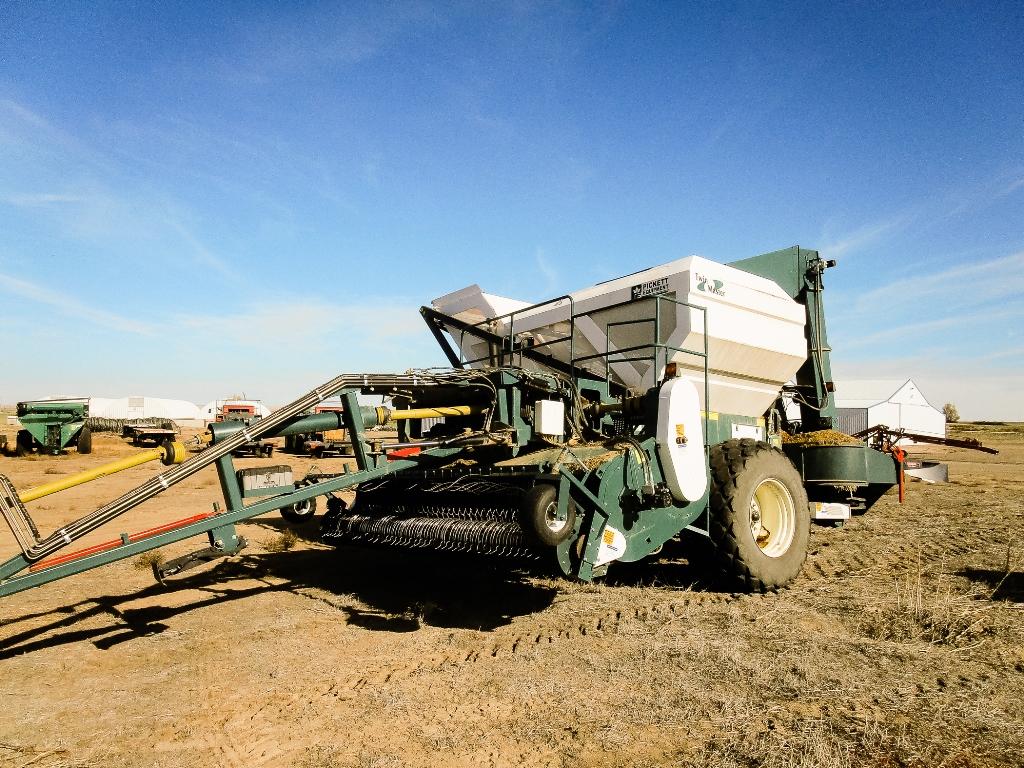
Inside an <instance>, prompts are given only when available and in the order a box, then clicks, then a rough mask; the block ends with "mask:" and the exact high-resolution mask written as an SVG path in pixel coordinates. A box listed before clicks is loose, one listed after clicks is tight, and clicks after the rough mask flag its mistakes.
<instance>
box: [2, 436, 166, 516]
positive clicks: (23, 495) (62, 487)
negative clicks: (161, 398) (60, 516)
mask: <svg viewBox="0 0 1024 768" xmlns="http://www.w3.org/2000/svg"><path fill="white" fill-rule="evenodd" d="M170 450H171V453H170V460H168V453H167V446H163V445H162V446H160V447H159V448H151V449H150V450H148V451H142V452H140V453H135V454H132V455H131V456H129V457H128V458H126V459H119V460H118V461H112V462H110V463H109V464H103V465H101V466H99V467H96V468H95V469H87V470H86V471H85V472H79V473H78V474H75V475H71V476H70V477H65V478H63V479H61V480H54V481H53V482H52V483H46V484H45V485H40V486H37V487H35V488H30V489H28V490H27V491H21V492H19V493H18V497H19V498H20V499H21V501H22V503H28V502H30V501H35V500H36V499H41V498H43V496H49V495H50V494H51V493H59V492H60V491H66V490H67V489H68V488H74V487H75V486H76V485H82V484H83V483H88V482H91V481H93V480H98V479H99V478H101V477H106V476H107V475H113V474H115V473H117V472H123V471H124V470H126V469H131V468H132V467H137V466H139V465H140V464H146V463H148V462H150V461H156V460H157V459H159V460H160V461H162V462H164V463H165V464H168V465H170V464H181V462H183V461H184V460H185V456H186V451H185V446H184V445H182V444H181V443H178V442H175V443H171V445H170Z"/></svg>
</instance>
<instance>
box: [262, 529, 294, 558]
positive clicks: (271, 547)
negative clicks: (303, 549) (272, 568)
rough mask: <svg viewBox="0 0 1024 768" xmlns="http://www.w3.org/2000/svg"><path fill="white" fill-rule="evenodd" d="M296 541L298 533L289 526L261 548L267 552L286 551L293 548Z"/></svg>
mask: <svg viewBox="0 0 1024 768" xmlns="http://www.w3.org/2000/svg"><path fill="white" fill-rule="evenodd" d="M298 543H299V535H298V534H297V533H295V531H293V530H292V529H291V528H288V529H285V530H283V531H281V533H279V534H278V535H277V536H275V537H274V538H272V539H271V540H270V541H268V542H267V543H266V544H264V545H263V548H264V549H265V550H267V552H287V551H288V550H289V549H292V548H294V547H295V545H296V544H298Z"/></svg>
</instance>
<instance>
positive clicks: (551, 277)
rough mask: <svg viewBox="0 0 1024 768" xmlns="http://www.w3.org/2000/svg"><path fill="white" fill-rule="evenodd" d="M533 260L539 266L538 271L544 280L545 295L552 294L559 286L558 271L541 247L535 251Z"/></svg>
mask: <svg viewBox="0 0 1024 768" xmlns="http://www.w3.org/2000/svg"><path fill="white" fill-rule="evenodd" d="M533 260H534V262H536V264H537V271H538V272H540V274H541V276H542V277H543V278H544V293H551V292H552V291H554V290H555V287H556V286H557V285H558V270H557V269H555V267H554V265H552V263H551V262H550V261H549V260H548V257H547V254H546V253H545V252H544V249H543V248H542V247H540V246H537V250H536V251H534V253H533Z"/></svg>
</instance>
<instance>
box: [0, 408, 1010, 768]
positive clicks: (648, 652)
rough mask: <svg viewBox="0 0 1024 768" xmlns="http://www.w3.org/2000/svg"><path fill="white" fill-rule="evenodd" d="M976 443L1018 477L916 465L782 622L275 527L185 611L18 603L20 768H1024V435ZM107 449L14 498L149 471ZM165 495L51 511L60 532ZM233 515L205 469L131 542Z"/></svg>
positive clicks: (682, 572) (10, 615) (47, 472)
mask: <svg viewBox="0 0 1024 768" xmlns="http://www.w3.org/2000/svg"><path fill="white" fill-rule="evenodd" d="M967 430H974V431H967ZM958 432H959V433H961V434H967V435H970V436H973V437H979V438H980V439H982V440H983V442H985V443H986V444H989V445H992V446H993V447H996V448H998V449H999V450H1000V454H999V455H998V456H989V455H986V454H982V453H976V452H970V451H965V450H957V449H946V448H941V449H934V448H933V449H927V450H926V451H922V452H917V455H924V456H928V457H938V458H941V459H942V460H944V461H948V462H949V463H950V475H951V480H952V482H951V483H949V484H948V485H941V486H940V485H925V484H923V483H914V484H912V485H911V486H910V487H909V488H908V499H907V503H905V504H903V505H902V506H901V505H899V504H898V503H897V500H896V498H895V496H894V494H893V493H890V494H889V495H887V496H886V497H885V498H883V499H882V501H881V502H879V503H878V505H877V506H876V507H875V508H874V509H873V510H872V511H871V512H870V513H869V514H867V515H865V516H863V517H859V518H856V519H854V520H853V521H851V523H849V524H848V525H847V526H845V527H843V528H841V529H835V528H815V529H814V531H813V533H812V538H811V551H810V555H809V557H808V559H807V564H806V567H805V568H804V572H803V575H802V576H801V578H800V579H799V580H798V581H797V582H796V583H795V584H794V585H793V587H792V588H790V589H787V590H785V591H783V592H780V593H778V594H768V595H763V596H762V595H757V596H752V595H738V594H730V593H726V592H721V591H717V590H716V589H715V587H714V585H713V584H708V583H706V581H705V580H704V579H703V578H702V574H701V573H699V572H695V571H694V570H692V569H691V568H690V567H689V566H688V565H687V564H686V562H685V560H683V559H682V558H681V557H680V556H679V555H678V553H673V552H669V551H667V550H666V552H665V558H664V559H663V560H660V561H658V562H656V563H653V564H650V565H646V566H644V567H634V568H620V569H619V570H618V571H617V572H616V571H615V570H614V569H613V571H612V576H613V578H612V579H611V580H610V581H608V582H605V583H601V584H595V585H580V584H574V583H569V582H566V581H556V580H550V579H546V578H538V577H534V576H530V575H529V574H525V573H520V572H518V571H515V570H512V571H510V570H509V569H508V568H507V567H506V566H505V565H503V564H502V563H501V562H497V561H486V562H481V561H478V560H461V559H453V558H451V557H444V556H437V555H429V554H409V553H400V552H383V551H368V550H358V549H341V550H334V549H331V548H327V547H324V546H322V545H320V544H318V543H317V542H316V540H315V533H316V531H315V528H316V524H315V523H313V524H309V525H307V526H304V527H303V528H300V529H299V530H298V531H297V533H298V537H297V538H296V537H289V536H286V535H283V531H284V530H285V526H284V525H283V522H282V521H281V520H280V518H278V517H277V516H276V515H274V516H267V517H266V518H265V519H259V520H256V521H254V522H252V523H249V524H246V525H243V526H241V529H242V533H243V534H244V535H245V536H246V537H247V538H248V539H249V541H250V546H249V547H248V549H246V550H245V551H244V553H243V554H241V555H240V556H237V557H233V558H231V559H229V560H225V561H221V562H220V563H219V564H216V565H208V566H204V567H203V568H201V569H197V570H195V571H190V572H189V573H188V574H187V575H184V576H182V577H181V578H179V579H178V580H177V581H175V582H174V583H173V584H172V585H169V586H167V587H164V586H160V585H157V584H155V583H154V581H153V578H152V574H151V573H150V572H149V571H148V570H147V568H146V567H145V563H133V562H132V561H123V562H121V563H117V564H114V565H111V566H108V567H106V568H102V569H98V570H95V571H92V572H90V573H87V574H83V575H81V576H78V577H75V578H71V579H67V580H65V581H62V582H57V583H54V584H50V585H47V586H44V587H42V588H39V589H36V590H31V591H28V592H25V593H21V594H18V595H14V596H12V597H9V598H5V599H3V600H0V659H2V661H0V680H2V683H0V693H2V695H3V698H2V704H3V707H2V711H0V765H2V766H9V767H10V768H27V766H33V767H34V768H58V767H60V766H105V767H106V766H110V767H116V766H147V768H148V767H151V766H168V767H171V766H232V767H234V766H238V767H239V768H241V767H242V766H245V767H246V768H255V767H256V766H306V767H312V766H339V767H340V766H362V767H364V768H371V767H373V768H392V767H395V768H397V767H398V766H437V765H444V766H478V765H485V766H495V767H498V766H508V767H510V768H511V767H513V766H576V765H587V766H608V767H609V768H611V766H616V767H617V766H662V765H667V766H770V767H772V768H784V767H785V768H796V767H798V766H799V767H806V768H811V767H812V766H814V767H818V766H820V767H822V768H847V767H848V766H849V767H851V768H852V767H853V766H885V767H886V768H890V767H892V768H896V767H907V768H910V767H913V768H918V767H920V768H924V767H925V766H936V767H938V766H944V767H945V768H982V767H983V766H993V767H994V766H1019V765H1021V764H1022V762H1024V713H1022V709H1021V707H1022V702H1024V427H1022V426H1021V425H991V426H974V425H961V427H960V430H958ZM9 433H10V434H11V436H12V440H13V432H12V431H10V430H9ZM95 442H96V452H95V454H93V455H91V456H85V457H79V456H78V455H77V454H75V453H74V452H72V453H70V454H69V455H67V456H63V457H59V458H28V459H16V458H2V459H0V472H3V473H4V474H6V475H8V476H9V477H10V478H11V479H12V480H13V481H14V483H15V485H16V486H17V487H19V488H27V487H31V486H33V485H37V484H39V483H42V482H45V481H47V480H52V479H54V478H55V477H58V476H60V475H61V474H64V473H69V472H73V471H77V470H79V469H81V468H84V467H86V466H93V465H96V464H99V463H102V462H104V461H107V460H109V459H110V458H111V457H114V456H119V455H126V454H127V453H128V452H130V451H131V450H133V449H131V448H130V447H129V446H128V445H126V444H124V443H122V441H120V440H119V439H118V438H116V437H113V436H109V435H104V436H99V435H98V436H97V437H96V440H95ZM278 460H279V458H278V456H277V455H275V457H274V458H273V459H272V461H273V462H277V461H278ZM280 461H282V462H284V461H288V462H290V463H292V464H293V466H294V467H295V469H296V472H297V474H298V475H299V476H301V475H302V474H303V472H304V470H305V468H307V467H308V466H309V463H308V461H305V460H297V459H294V458H293V457H287V458H284V457H281V458H280ZM252 463H257V462H255V460H245V461H240V462H239V464H240V466H247V465H249V464H252ZM321 464H322V465H329V464H330V461H329V460H328V461H324V462H321ZM154 471H155V470H154V469H153V467H148V468H147V467H141V468H137V469H134V470H130V471H128V472H126V473H124V474H122V475H119V476H116V477H113V478H106V479H104V480H101V481H98V482H96V483H93V484H92V485H90V486H87V487H85V488H80V489H75V490H73V491H69V492H67V493H65V494H62V495H60V496H55V497H50V498H47V499H42V500H40V501H38V502H36V503H34V504H33V505H32V507H31V509H32V510H33V513H34V514H35V515H36V517H37V520H38V521H39V522H40V523H41V527H43V528H45V529H47V530H50V529H52V528H53V527H56V526H58V525H59V524H61V523H62V522H66V521H69V520H71V519H74V518H75V517H78V516H80V515H81V514H83V513H85V512H87V511H89V510H91V509H92V508H94V507H95V506H96V505H98V503H99V502H101V501H103V500H106V499H109V498H112V497H114V496H115V495H117V494H119V493H121V492H123V491H124V490H127V489H128V488H130V487H132V486H133V485H135V484H137V483H138V482H140V481H141V480H142V479H144V478H146V477H148V476H149V475H151V474H152V473H153V472H154ZM217 499H218V487H217V482H216V476H215V474H214V473H213V470H212V469H210V470H207V471H205V472H203V473H201V474H199V475H198V476H196V477H194V478H192V479H191V480H190V481H187V482H186V483H183V484H182V486H179V487H177V488H175V489H173V490H172V491H171V492H169V493H166V494H164V495H162V496H160V497H158V498H157V499H155V500H153V501H151V502H149V503H148V504H146V505H144V506H143V507H141V508H140V509H138V510H135V511H133V512H132V513H131V515H129V516H127V517H126V518H123V519H124V520H125V522H124V524H123V525H122V526H120V527H119V528H118V529H115V530H114V531H112V533H113V534H116V533H117V532H118V531H119V530H129V531H130V530H137V529H141V528H147V527H150V526H152V525H155V524H157V523H159V522H163V521H166V520H171V519H176V518H179V517H184V516H187V515H190V514H195V513H197V512H202V511H207V510H209V509H210V505H211V503H212V502H213V501H215V500H217ZM97 538H110V535H109V533H108V534H107V535H104V536H100V537H97ZM86 543H88V542H86ZM199 545H202V542H200V543H199V544H197V545H196V547H192V546H190V545H189V544H186V543H183V544H179V545H178V546H176V547H173V548H171V550H170V551H169V552H168V553H167V554H168V556H174V555H176V554H179V553H183V552H185V551H188V550H189V549H191V548H197V547H198V546H199ZM0 547H2V550H0V554H2V555H4V556H8V555H9V554H11V553H12V552H13V548H14V545H13V541H12V540H11V539H10V536H9V534H6V535H5V534H3V532H0Z"/></svg>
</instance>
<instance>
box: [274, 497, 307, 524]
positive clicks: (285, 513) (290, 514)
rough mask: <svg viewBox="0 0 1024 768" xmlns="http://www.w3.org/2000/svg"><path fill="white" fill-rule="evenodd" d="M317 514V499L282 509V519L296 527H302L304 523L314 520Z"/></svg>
mask: <svg viewBox="0 0 1024 768" xmlns="http://www.w3.org/2000/svg"><path fill="white" fill-rule="evenodd" d="M315 514H316V498H315V497H314V498H312V499H306V500H305V501H297V502H295V503H294V504H292V505H290V506H287V507H281V517H283V518H284V519H285V520H287V521H288V522H289V523H293V524H295V525H301V524H302V523H305V522H307V521H309V520H312V519H313V516H314V515H315Z"/></svg>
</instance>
